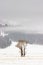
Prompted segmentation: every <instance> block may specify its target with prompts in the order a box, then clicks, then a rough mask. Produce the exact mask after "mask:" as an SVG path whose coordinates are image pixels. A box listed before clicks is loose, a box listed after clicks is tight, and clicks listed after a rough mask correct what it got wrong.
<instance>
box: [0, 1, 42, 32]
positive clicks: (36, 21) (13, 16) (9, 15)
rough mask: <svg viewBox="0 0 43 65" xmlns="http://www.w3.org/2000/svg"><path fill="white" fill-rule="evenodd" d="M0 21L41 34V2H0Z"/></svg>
mask: <svg viewBox="0 0 43 65" xmlns="http://www.w3.org/2000/svg"><path fill="white" fill-rule="evenodd" d="M0 19H1V20H3V21H0V22H2V23H3V22H7V23H13V24H14V23H17V24H18V23H19V24H21V25H23V26H24V27H26V29H27V28H29V29H27V30H34V31H38V32H42V33H43V0H0ZM4 20H5V21H4Z"/></svg>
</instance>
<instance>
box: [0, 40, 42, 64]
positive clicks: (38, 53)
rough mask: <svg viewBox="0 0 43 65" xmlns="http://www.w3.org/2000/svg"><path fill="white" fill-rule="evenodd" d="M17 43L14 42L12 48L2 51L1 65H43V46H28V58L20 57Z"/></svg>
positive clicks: (0, 52)
mask: <svg viewBox="0 0 43 65" xmlns="http://www.w3.org/2000/svg"><path fill="white" fill-rule="evenodd" d="M17 43H18V42H13V41H12V44H11V46H9V47H7V48H5V49H0V65H3V64H4V65H43V45H35V44H28V45H27V46H26V56H25V57H20V50H19V49H18V48H16V47H15V45H16V44H17Z"/></svg>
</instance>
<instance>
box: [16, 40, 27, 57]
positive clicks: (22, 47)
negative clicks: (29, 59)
mask: <svg viewBox="0 0 43 65" xmlns="http://www.w3.org/2000/svg"><path fill="white" fill-rule="evenodd" d="M26 45H27V41H26V40H19V41H18V44H17V45H16V47H18V48H19V49H20V50H21V56H25V48H26Z"/></svg>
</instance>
